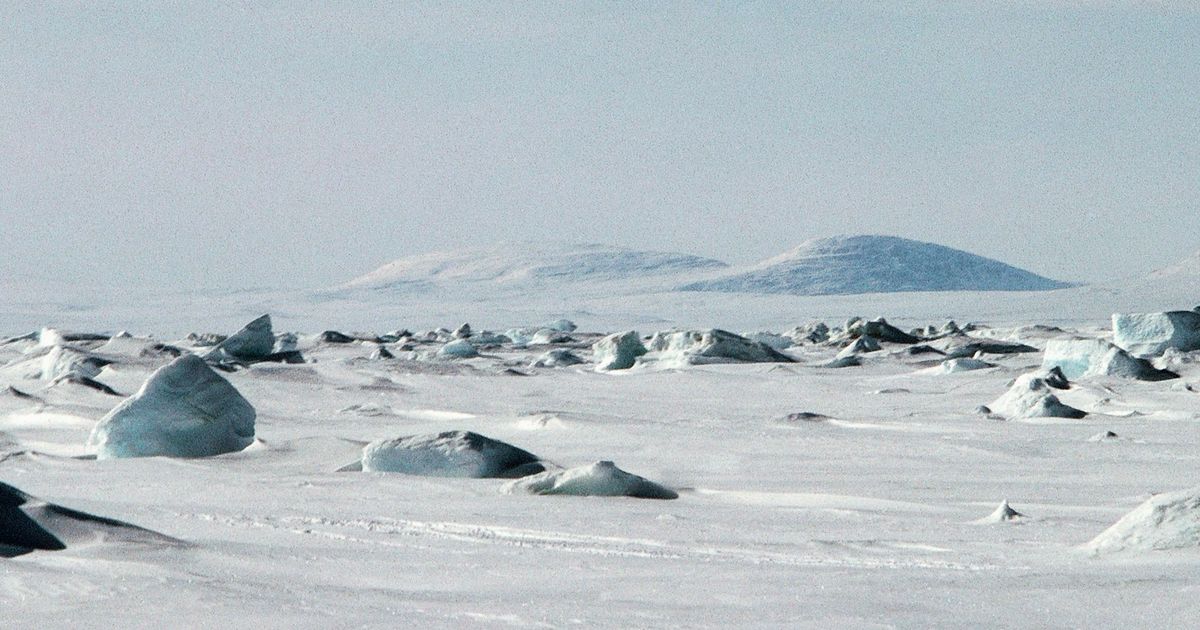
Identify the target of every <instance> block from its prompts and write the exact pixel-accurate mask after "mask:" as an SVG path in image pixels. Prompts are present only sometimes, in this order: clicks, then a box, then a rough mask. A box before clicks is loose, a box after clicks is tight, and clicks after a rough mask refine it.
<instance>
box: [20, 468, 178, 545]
mask: <svg viewBox="0 0 1200 630" xmlns="http://www.w3.org/2000/svg"><path fill="white" fill-rule="evenodd" d="M102 541H113V542H158V543H176V542H178V541H177V540H175V539H173V538H170V537H168V536H164V535H162V534H159V533H156V532H152V531H150V530H148V529H142V528H141V527H137V526H136V525H130V524H129V523H123V522H121V521H117V520H113V519H110V518H104V517H102V516H93V515H91V514H87V513H85V512H79V511H76V510H72V509H69V508H65V507H62V506H60V505H55V504H53V503H49V502H46V501H43V500H41V499H38V498H36V497H33V496H30V495H28V494H25V493H24V492H22V491H20V490H18V489H17V488H14V487H12V486H10V485H8V484H6V483H0V558H5V557H8V558H11V557H13V556H19V555H23V554H26V553H31V552H33V551H39V550H42V551H61V550H63V549H66V548H67V547H69V546H75V545H77V544H86V543H91V542H102Z"/></svg>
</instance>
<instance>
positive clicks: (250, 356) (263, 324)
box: [204, 315, 275, 361]
mask: <svg viewBox="0 0 1200 630" xmlns="http://www.w3.org/2000/svg"><path fill="white" fill-rule="evenodd" d="M274 349H275V333H274V332H272V330H271V316H270V315H262V316H261V317H258V318H257V319H255V320H254V321H252V322H250V323H249V324H246V325H245V326H242V328H241V330H239V331H237V332H235V333H233V334H232V335H230V336H229V337H227V338H226V339H225V340H224V341H222V342H220V343H218V344H217V345H216V346H214V347H213V349H212V350H210V351H209V352H208V354H206V355H205V356H204V358H205V359H208V360H214V361H220V360H222V359H229V358H232V359H240V360H244V361H256V360H261V359H263V358H265V357H267V355H269V354H271V352H272V351H273V350H274Z"/></svg>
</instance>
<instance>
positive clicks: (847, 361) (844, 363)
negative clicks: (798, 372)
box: [821, 354, 862, 368]
mask: <svg viewBox="0 0 1200 630" xmlns="http://www.w3.org/2000/svg"><path fill="white" fill-rule="evenodd" d="M860 365H862V359H860V358H859V357H858V355H857V354H852V355H850V356H848V357H838V358H836V359H834V360H832V361H830V362H829V363H826V364H825V365H823V366H821V367H827V368H847V367H858V366H860Z"/></svg>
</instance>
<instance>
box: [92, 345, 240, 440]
mask: <svg viewBox="0 0 1200 630" xmlns="http://www.w3.org/2000/svg"><path fill="white" fill-rule="evenodd" d="M254 417H255V412H254V407H253V406H251V405H250V403H249V402H248V401H247V400H246V399H245V398H243V397H242V395H241V394H240V393H239V392H238V391H237V389H235V388H234V387H233V386H232V385H230V384H229V381H226V380H225V379H224V378H222V377H221V376H220V375H219V374H217V373H216V372H214V371H212V369H211V368H209V367H208V365H206V364H205V363H204V361H203V360H202V359H200V358H199V357H197V356H196V355H186V356H183V357H180V358H178V359H176V360H174V361H172V362H171V363H170V364H168V365H166V366H164V367H162V368H159V369H158V370H157V371H155V372H154V373H153V374H151V375H150V378H148V379H147V380H146V382H145V384H143V385H142V387H141V389H139V390H138V392H137V393H136V394H134V395H133V396H131V397H129V398H128V399H126V400H125V401H124V402H122V403H121V404H119V405H117V406H116V407H115V408H114V409H113V410H112V411H110V412H109V413H108V414H107V415H105V416H104V417H103V418H101V419H100V421H99V422H97V423H96V426H95V428H94V429H92V433H91V436H90V437H89V438H88V446H89V447H91V448H92V449H94V450H95V453H96V456H97V457H99V458H100V459H111V458H121V457H153V456H157V455H162V456H167V457H208V456H211V455H220V454H221V453H230V452H234V451H240V450H242V449H244V448H246V447H247V446H249V445H250V443H251V442H253V441H254Z"/></svg>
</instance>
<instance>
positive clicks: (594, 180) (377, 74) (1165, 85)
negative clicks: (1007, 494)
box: [0, 0, 1200, 288]
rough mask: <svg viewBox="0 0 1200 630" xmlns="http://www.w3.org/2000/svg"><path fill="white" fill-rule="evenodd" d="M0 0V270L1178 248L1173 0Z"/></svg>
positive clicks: (1095, 263)
mask: <svg viewBox="0 0 1200 630" xmlns="http://www.w3.org/2000/svg"><path fill="white" fill-rule="evenodd" d="M84 4H85V6H82V7H71V6H70V4H68V3H44V2H34V3H29V4H22V3H19V2H4V3H3V4H2V5H0V270H2V271H3V273H4V275H5V276H6V279H8V281H9V282H12V281H13V279H22V278H28V279H30V282H39V283H47V284H54V283H60V282H85V283H101V284H133V285H141V286H163V285H165V286H179V285H182V286H189V287H212V288H238V287H258V286H293V285H294V286H326V285H331V284H336V283H340V282H342V281H344V280H347V279H349V278H351V277H354V276H357V275H360V274H362V273H364V272H366V271H369V270H370V269H372V268H374V267H375V266H377V265H379V264H382V263H384V262H386V261H388V260H391V259H394V258H398V257H401V256H405V255H410V254H414V253H421V252H427V251H431V250H436V249H446V248H455V247H460V246H463V245H478V244H488V243H491V242H494V241H497V240H515V239H542V238H550V239H557V240H570V241H586V242H604V243H611V244H617V245H626V246H630V247H636V248H645V249H664V250H680V251H686V252H691V253H697V254H703V255H708V256H712V257H716V258H721V259H723V260H727V261H729V262H733V263H742V262H750V261H754V260H758V259H760V258H765V257H768V256H772V255H775V254H778V253H779V252H781V251H783V250H786V249H788V248H791V247H793V246H795V245H796V244H798V243H800V242H801V241H804V240H806V239H809V238H813V237H817V236H827V235H832V234H839V233H885V234H895V235H899V236H905V237H910V238H917V239H921V240H928V241H935V242H938V243H943V244H946V245H950V246H953V247H959V248H963V249H967V250H970V251H972V252H975V253H979V254H982V255H985V256H991V257H994V258H999V259H1001V260H1004V261H1006V262H1009V263H1012V264H1016V265H1018V266H1023V267H1026V268H1029V269H1032V270H1034V271H1036V272H1039V273H1043V274H1046V275H1050V276H1053V277H1058V278H1064V279H1080V280H1098V279H1105V278H1109V277H1113V276H1121V275H1129V274H1137V273H1142V272H1146V271H1149V270H1151V269H1154V268H1156V267H1160V266H1164V265H1167V264H1170V263H1172V262H1175V261H1177V260H1178V259H1181V258H1184V257H1185V256H1187V255H1189V254H1191V253H1192V252H1195V251H1196V250H1198V249H1200V104H1198V99H1200V15H1198V14H1197V12H1195V11H1193V10H1190V9H1188V8H1187V6H1188V5H1187V4H1184V3H1181V4H1180V5H1178V6H1175V5H1172V4H1171V3H1162V2H1158V3H1150V2H1146V3H1104V2H1087V1H1083V0H1080V1H1076V2H1062V1H1059V2H1044V3H1035V2H1012V3H1007V4H1005V3H992V2H977V3H974V2H973V3H963V4H957V5H954V4H949V3H945V2H931V3H892V2H862V3H852V2H834V3H829V4H822V3H815V2H804V3H778V4H777V3H758V2H749V3H728V4H722V5H720V6H716V7H711V6H702V5H707V3H640V2H639V3H630V4H621V3H612V2H602V3H594V4H593V3H580V2H571V3H563V4H537V3H515V2H514V3H500V2H497V3H491V2H488V3H479V2H464V3H461V4H459V5H450V4H446V5H442V4H420V5H408V6H409V8H397V7H395V6H391V5H392V4H393V3H380V4H367V3H348V2H347V3H341V2H339V3H327V4H328V5H330V6H327V7H323V8H322V7H317V6H310V7H308V8H299V7H300V3H293V2H288V3H282V4H280V5H277V6H275V7H269V6H268V5H267V4H266V3H261V2H253V3H248V4H245V5H236V4H235V5H230V6H222V7H216V6H214V5H215V4H216V3H209V2H196V3H179V4H176V3H165V2H152V3H147V4H145V5H142V6H137V5H136V4H135V3H133V2H120V3H117V4H114V5H112V6H108V7H102V6H100V3H91V2H89V3H84Z"/></svg>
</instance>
